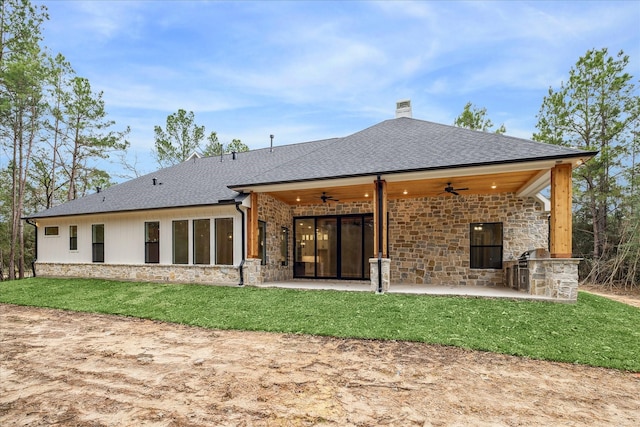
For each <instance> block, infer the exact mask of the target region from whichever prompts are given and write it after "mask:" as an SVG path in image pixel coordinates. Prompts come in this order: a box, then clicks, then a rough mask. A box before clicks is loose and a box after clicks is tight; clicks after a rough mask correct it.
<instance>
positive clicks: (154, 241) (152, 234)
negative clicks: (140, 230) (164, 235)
mask: <svg viewBox="0 0 640 427" xmlns="http://www.w3.org/2000/svg"><path fill="white" fill-rule="evenodd" d="M144 262H146V263H148V264H157V263H159V262H160V223H159V222H157V221H156V222H145V223H144Z"/></svg>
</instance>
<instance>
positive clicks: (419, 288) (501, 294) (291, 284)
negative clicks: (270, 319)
mask: <svg viewBox="0 0 640 427" xmlns="http://www.w3.org/2000/svg"><path fill="white" fill-rule="evenodd" d="M256 287H259V288H283V289H305V290H333V291H351V292H371V284H370V283H369V282H368V281H342V280H291V281H286V282H267V283H262V284H260V285H256ZM387 293H390V294H416V295H442V296H467V297H478V298H509V299H523V300H536V301H555V302H557V300H554V299H552V298H549V297H544V296H537V295H529V294H527V293H525V292H521V291H517V290H515V289H511V288H507V287H495V288H489V287H483V286H459V285H447V286H436V285H404V284H391V286H389V291H388V292H387Z"/></svg>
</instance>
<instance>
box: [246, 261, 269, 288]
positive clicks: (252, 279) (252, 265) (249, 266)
mask: <svg viewBox="0 0 640 427" xmlns="http://www.w3.org/2000/svg"><path fill="white" fill-rule="evenodd" d="M261 261H262V260H261V259H260V258H248V259H245V260H244V266H243V267H242V272H243V274H244V284H245V285H246V286H257V285H261V284H262V282H263V281H264V280H263V278H262V265H261V264H260V262H261Z"/></svg>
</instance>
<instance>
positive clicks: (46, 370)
mask: <svg viewBox="0 0 640 427" xmlns="http://www.w3.org/2000/svg"><path fill="white" fill-rule="evenodd" d="M0 346H1V347H0V425H2V426H51V425H59V426H126V425H131V426H133V425H135V426H308V425H333V426H338V425H339V426H374V425H389V426H413V425H417V426H440V425H447V426H448V425H473V426H496V425H498V426H500V425H505V426H530V425H563V426H583V425H584V426H587V425H588V426H593V425H598V426H601V425H611V426H638V425H640V398H639V396H640V375H639V374H637V373H628V372H619V371H615V370H609V369H600V368H590V367H585V366H578V365H571V364H562V363H551V362H542V361H533V360H528V359H522V358H517V357H510V356H504V355H496V354H491V353H484V352H477V351H467V350H462V349H457V348H449V347H441V346H433V345H426V344H418V343H407V342H380V341H363V340H349V339H335V338H326V337H315V336H298V335H283V334H271V333H261V332H235V331H214V330H206V329H201V328H194V327H187V326H181V325H174V324H167V323H161V322H154V321H148V320H139V319H133V318H123V317H116V316H107V315H91V314H82V313H70V312H65V311H60V310H49V309H39V308H29V307H18V306H12V305H0Z"/></svg>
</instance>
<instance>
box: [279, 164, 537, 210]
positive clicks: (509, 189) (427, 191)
mask: <svg viewBox="0 0 640 427" xmlns="http://www.w3.org/2000/svg"><path fill="white" fill-rule="evenodd" d="M546 172H548V170H547V169H546V168H541V169H531V170H526V171H517V172H505V173H492V174H476V175H466V176H454V177H446V176H445V177H426V178H422V179H420V178H417V179H406V178H405V179H398V180H396V179H394V177H393V176H385V177H383V179H385V180H386V181H387V197H388V198H389V199H398V198H415V197H437V196H445V197H456V196H455V195H452V194H449V193H446V192H445V191H444V188H445V187H446V186H447V184H448V183H451V185H452V186H453V187H454V188H468V190H464V191H460V192H459V193H460V195H462V196H464V195H469V194H493V193H518V192H522V191H523V189H524V188H525V187H528V186H530V185H531V184H532V183H536V182H538V181H539V182H542V183H543V184H544V183H546V182H547V179H546ZM368 180H370V182H368V183H367V182H363V179H362V178H359V179H358V180H357V181H358V183H357V184H351V185H350V184H349V180H340V181H334V180H324V181H315V182H312V183H311V182H310V183H308V185H307V186H303V185H297V186H296V187H299V188H286V189H283V190H281V191H267V193H268V194H270V195H272V196H273V197H275V198H277V199H279V200H281V201H283V202H285V203H287V204H289V205H296V204H298V205H301V204H320V203H322V200H321V196H322V193H323V192H324V193H326V195H327V196H331V197H332V198H333V199H334V200H339V201H340V202H357V201H367V200H371V199H372V197H373V196H374V193H375V187H374V180H375V178H374V177H370V178H368ZM352 181H356V180H355V179H354V180H352ZM538 186H539V184H538Z"/></svg>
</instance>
